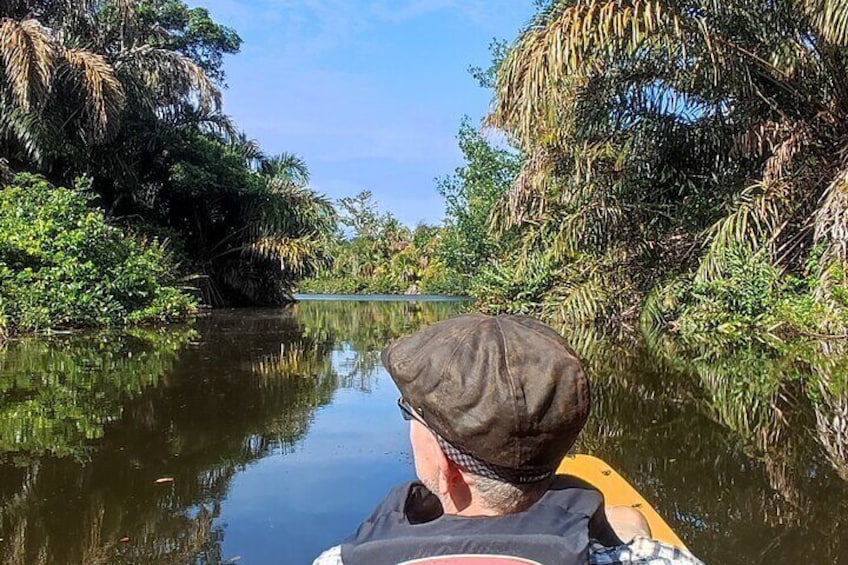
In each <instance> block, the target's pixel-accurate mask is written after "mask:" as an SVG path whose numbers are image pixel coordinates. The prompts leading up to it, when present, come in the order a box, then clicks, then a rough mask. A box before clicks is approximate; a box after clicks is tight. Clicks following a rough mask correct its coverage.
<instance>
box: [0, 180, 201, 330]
mask: <svg viewBox="0 0 848 565" xmlns="http://www.w3.org/2000/svg"><path fill="white" fill-rule="evenodd" d="M92 198H93V196H92V194H91V193H90V192H89V190H88V188H87V186H86V185H85V184H84V183H78V185H77V186H76V187H75V188H74V189H67V188H60V187H54V186H52V185H50V184H49V183H48V182H46V181H45V180H44V179H43V178H40V177H37V176H33V175H18V176H17V177H16V178H15V180H14V182H13V183H12V184H11V185H10V186H7V187H5V188H3V189H0V315H2V316H3V317H5V324H6V325H7V327H8V330H9V331H10V332H22V331H23V332H25V331H37V330H42V329H48V328H54V329H59V328H71V327H91V326H110V325H121V324H127V323H134V324H140V323H148V322H167V321H176V320H178V319H182V318H185V317H186V316H187V315H188V314H190V313H191V312H192V311H193V310H194V308H195V306H196V303H195V300H194V299H193V298H192V297H190V296H189V295H187V294H186V293H184V292H183V291H181V290H180V289H179V288H177V287H176V286H175V283H176V270H175V266H174V261H173V258H172V257H171V255H170V253H169V252H168V249H167V246H166V245H165V244H163V243H160V242H158V241H156V240H153V241H146V240H144V239H142V238H140V237H132V236H128V235H125V234H124V233H123V232H122V231H121V230H119V229H117V228H115V227H113V226H110V225H109V224H107V223H106V219H105V217H104V215H103V213H102V212H101V211H100V210H97V209H93V208H91V207H90V206H89V204H90V201H91V199H92Z"/></svg>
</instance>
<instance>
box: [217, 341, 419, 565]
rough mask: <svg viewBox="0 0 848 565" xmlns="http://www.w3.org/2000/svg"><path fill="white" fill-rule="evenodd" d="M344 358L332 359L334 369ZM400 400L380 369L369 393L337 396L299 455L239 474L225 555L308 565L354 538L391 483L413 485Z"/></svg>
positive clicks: (226, 507)
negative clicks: (338, 545) (346, 540)
mask: <svg viewBox="0 0 848 565" xmlns="http://www.w3.org/2000/svg"><path fill="white" fill-rule="evenodd" d="M346 357H347V356H344V355H338V354H334V355H333V362H334V365H336V364H337V363H339V362H341V361H343V360H344V359H345V358H346ZM341 372H344V371H341ZM397 397H398V391H397V388H396V387H395V385H394V383H393V382H392V380H391V378H390V377H389V376H388V374H387V373H386V372H385V371H384V370H382V369H380V370H379V372H378V373H377V375H375V378H374V379H373V380H372V389H371V392H370V393H367V392H361V391H358V390H352V389H339V390H338V391H336V393H335V396H334V398H333V402H332V403H331V404H329V405H327V406H325V407H323V408H320V409H319V410H317V411H316V412H315V416H314V420H313V423H312V425H311V426H310V428H309V432H308V434H307V436H306V438H305V439H303V440H302V441H301V442H299V443H298V444H297V445H296V447H295V449H294V452H291V453H287V454H285V455H281V454H279V453H275V454H274V455H272V456H270V457H267V458H265V459H262V460H260V461H258V462H256V463H254V464H252V465H250V466H248V467H247V468H246V469H245V470H244V471H243V472H242V473H240V474H239V475H237V476H236V477H235V478H234V479H233V481H232V484H231V487H230V491H229V494H228V496H227V499H226V500H225V501H224V503H223V505H222V509H221V516H220V518H219V520H218V521H217V524H219V525H223V527H224V534H225V535H224V543H223V547H224V551H223V555H224V557H225V558H233V557H236V556H238V557H240V558H241V560H240V563H249V564H254V563H310V562H311V560H312V559H313V558H314V557H315V556H317V555H318V553H320V552H321V551H323V550H324V549H326V548H328V547H330V546H332V545H335V544H337V543H339V542H340V541H341V540H342V539H344V538H345V537H347V536H348V535H350V534H351V533H352V532H353V531H354V529H355V528H356V527H357V526H358V525H359V523H360V522H361V521H362V520H363V519H364V518H365V517H366V516H367V515H368V514H369V513H370V512H371V510H372V509H373V508H374V506H375V505H376V504H377V503H378V502H379V501H380V500H381V499H382V498H383V497H384V496H385V495H386V493H387V491H388V489H389V488H391V486H392V485H395V484H398V483H401V482H403V481H407V480H410V479H412V478H413V477H414V469H413V466H412V458H411V453H410V448H409V436H408V427H407V424H406V422H404V421H403V419H402V418H401V417H400V414H399V413H398V410H397V404H396V400H397Z"/></svg>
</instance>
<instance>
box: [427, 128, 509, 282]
mask: <svg viewBox="0 0 848 565" xmlns="http://www.w3.org/2000/svg"><path fill="white" fill-rule="evenodd" d="M458 140H459V148H460V150H461V151H462V154H463V156H464V159H465V164H464V165H463V166H461V167H459V168H457V169H456V171H455V172H454V174H453V175H452V176H449V177H446V178H444V179H441V180H439V181H438V184H437V189H438V191H439V194H441V195H442V197H443V198H444V199H445V228H444V233H443V235H442V242H441V245H440V248H439V254H440V256H441V258H442V260H443V261H444V263H445V265H446V266H447V268H448V269H449V270H450V272H451V273H453V274H454V277H455V278H456V279H458V281H459V284H460V286H464V287H470V285H471V282H470V281H471V278H472V277H473V276H474V275H475V274H476V273H478V272H479V270H480V268H481V267H482V266H483V265H484V264H486V262H487V260H488V259H489V258H490V257H491V256H492V255H493V254H494V253H495V252H496V250H497V243H498V241H497V239H496V238H495V237H493V236H492V235H491V234H490V230H489V224H490V219H491V215H492V211H493V209H494V207H495V204H497V202H498V201H499V200H500V199H501V198H502V197H503V196H504V194H506V192H507V191H508V190H509V187H510V185H511V184H512V182H513V181H514V180H515V176H516V175H517V174H518V170H519V168H520V165H521V158H520V156H519V155H517V154H516V153H514V152H512V151H509V150H506V149H498V148H496V147H494V146H493V145H492V143H490V142H489V141H488V140H487V139H486V138H485V137H484V136H483V135H482V134H481V133H480V132H478V131H477V130H475V129H474V128H473V127H472V125H471V122H470V121H469V120H468V118H466V119H464V120H463V121H462V124H461V125H460V128H459V135H458Z"/></svg>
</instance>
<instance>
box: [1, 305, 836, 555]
mask: <svg viewBox="0 0 848 565" xmlns="http://www.w3.org/2000/svg"><path fill="white" fill-rule="evenodd" d="M462 308H463V304H462V303H461V302H455V301H454V302H448V301H438V300H427V301H393V302H388V301H382V302H380V301H371V302H357V301H352V300H345V301H341V300H339V301H308V302H301V303H300V304H298V305H297V306H295V307H293V308H289V309H285V310H238V311H221V312H215V313H214V314H212V315H211V316H209V317H207V318H203V319H200V320H197V321H196V322H195V323H194V324H193V325H192V326H190V327H185V328H169V329H166V330H156V331H148V330H133V331H129V332H121V333H85V334H72V335H66V336H54V337H50V338H45V337H40V338H26V339H23V340H20V341H16V342H12V343H9V344H7V345H6V346H5V347H4V348H3V349H2V350H0V562H2V563H11V564H30V563H32V564H36V563H38V564H40V563H51V564H53V563H58V564H61V563H86V564H98V563H104V564H105V563H110V564H111V563H119V564H120V563H174V564H177V563H204V564H206V563H209V564H214V563H227V562H230V563H235V562H238V563H239V564H240V565H244V564H248V565H252V564H265V563H287V564H288V563H292V564H297V563H310V562H311V560H312V558H313V557H314V556H315V555H316V554H317V553H319V552H320V551H321V550H322V549H324V548H325V547H327V546H330V545H333V544H335V543H337V542H338V541H339V540H340V539H341V538H343V537H344V536H346V535H347V534H349V533H350V532H351V531H352V529H354V528H355V527H356V525H357V524H358V523H359V521H360V520H361V519H362V518H363V517H364V516H365V515H366V514H367V513H368V512H369V511H370V510H371V509H372V507H373V505H374V504H375V503H376V502H377V501H379V500H380V498H382V496H383V495H384V494H385V492H386V491H387V490H388V488H389V487H390V486H392V485H394V484H396V483H398V482H401V481H405V480H408V479H410V478H412V477H413V473H414V471H413V467H412V462H411V456H410V452H409V446H408V438H407V430H406V427H405V423H404V422H403V420H402V419H401V418H400V416H399V414H398V413H397V408H396V405H395V399H396V397H397V391H396V389H395V387H394V385H393V383H392V381H391V379H390V378H389V377H388V375H387V374H386V373H385V371H384V370H383V368H382V366H381V365H380V363H379V351H380V350H381V349H382V348H383V347H384V345H385V344H386V343H387V342H388V341H389V340H390V339H391V338H393V337H395V336H399V335H404V334H408V333H411V332H412V331H414V330H415V329H417V328H418V327H421V326H422V325H425V324H430V323H433V322H436V321H438V320H440V319H443V318H446V317H448V316H450V315H452V314H454V313H456V312H457V311H459V310H461V309H462ZM572 337H573V340H574V341H575V344H576V347H577V349H578V350H579V351H580V352H581V354H583V355H584V356H585V357H586V361H587V365H588V366H589V367H590V371H591V376H592V379H593V384H594V388H593V393H594V398H595V404H594V410H593V414H592V419H591V422H590V424H589V426H588V427H587V429H586V430H585V432H584V434H583V437H582V439H581V442H580V444H579V449H580V450H581V451H583V452H588V453H592V454H595V455H597V456H599V457H602V458H604V459H605V460H607V461H608V462H609V463H610V464H612V465H613V466H614V467H616V468H617V469H619V471H620V472H621V473H622V474H623V475H625V477H627V478H628V479H630V480H631V481H632V482H633V483H634V484H635V485H636V486H637V488H638V489H639V490H640V491H641V492H642V493H643V494H644V495H645V496H646V497H647V498H648V499H649V500H651V501H652V502H654V504H655V506H656V507H657V509H658V510H659V511H660V512H661V513H662V514H663V515H664V516H665V517H666V518H667V519H668V521H669V522H670V523H671V525H672V526H673V527H674V528H675V529H676V530H677V531H678V533H679V534H680V535H681V537H683V539H684V540H685V541H686V542H687V543H688V544H689V546H690V547H691V548H692V549H693V551H695V552H696V553H697V554H699V555H700V556H701V557H703V558H704V559H705V560H707V562H708V563H714V564H740V565H741V564H749V563H769V564H790V563H793V564H794V563H798V562H809V563H817V564H818V563H848V536H845V535H844V530H845V527H846V526H848V472H846V469H848V452H847V451H846V448H845V446H846V444H848V438H845V437H844V435H841V434H842V432H841V431H840V430H842V428H841V427H840V426H842V425H843V423H841V422H843V420H840V418H844V417H845V412H846V410H845V408H846V406H848V400H846V398H848V395H847V394H846V391H844V390H843V391H841V392H839V391H837V392H834V391H832V390H829V389H826V388H823V389H822V391H821V392H820V394H819V395H818V396H816V397H815V403H813V402H811V401H810V400H808V398H809V397H810V395H809V394H807V391H806V390H805V388H804V385H803V379H802V378H800V377H799V378H793V379H788V380H787V383H788V384H782V385H781V386H779V387H776V388H775V387H773V386H772V385H770V384H768V383H750V382H748V381H747V380H746V381H745V382H744V383H743V384H742V386H737V385H738V383H736V384H734V382H732V381H733V378H732V377H727V376H726V375H739V374H742V375H747V374H748V373H745V371H746V370H747V371H749V373H750V374H760V373H762V372H763V371H764V370H766V372H768V368H770V367H773V366H779V367H778V368H777V369H774V370H789V369H787V364H786V362H785V361H784V360H781V359H768V358H765V359H764V358H754V359H752V358H751V355H750V352H745V353H744V354H739V353H737V354H736V356H735V357H734V356H729V357H728V358H726V359H725V358H722V359H715V358H712V359H704V358H702V359H699V360H695V362H691V361H687V362H686V363H683V362H678V360H675V359H674V357H673V351H672V352H671V354H669V351H668V350H667V351H666V354H665V355H664V356H663V355H658V353H657V347H656V346H655V347H653V348H651V349H650V350H649V348H647V347H645V346H643V345H640V344H639V343H634V342H626V343H621V342H610V341H606V340H603V339H600V338H598V337H597V336H594V335H587V334H579V335H574V336H572ZM699 363H700V364H699ZM734 363H737V364H734ZM781 363H782V365H781ZM789 365H791V368H792V370H797V371H801V373H798V374H799V375H802V374H803V371H808V370H810V367H809V363H807V364H805V365H804V367H796V365H797V364H791V363H790V364H789ZM845 366H848V365H840V366H837V367H836V368H835V369H834V370H841V369H840V368H839V367H842V368H844V367H845ZM764 367H765V368H766V369H764ZM747 378H748V377H746V379H747ZM769 382H771V381H769ZM770 386H771V387H772V388H769V387H770ZM763 398H769V399H771V401H770V402H768V403H764V402H763V401H762V399H763ZM833 434H835V436H834V435H833Z"/></svg>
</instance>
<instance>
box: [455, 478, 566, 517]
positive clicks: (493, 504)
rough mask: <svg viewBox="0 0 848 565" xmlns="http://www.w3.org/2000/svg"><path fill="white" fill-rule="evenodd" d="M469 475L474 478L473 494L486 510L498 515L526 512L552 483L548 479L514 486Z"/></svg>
mask: <svg viewBox="0 0 848 565" xmlns="http://www.w3.org/2000/svg"><path fill="white" fill-rule="evenodd" d="M471 475H472V476H473V477H474V486H473V487H471V488H472V489H473V491H474V493H475V494H477V495H478V496H479V497H480V500H481V501H482V502H483V504H485V505H486V507H487V508H489V509H491V510H494V511H495V512H498V513H499V514H514V513H516V512H522V511H524V510H527V509H528V508H530V507H531V506H533V505H534V504H535V503H536V502H537V501H538V500H539V499H540V498H542V495H543V494H545V492H546V491H547V490H548V487H550V485H551V481H552V478H549V479H545V480H541V481H536V482H534V483H524V484H515V483H509V482H506V481H501V480H498V479H491V478H489V477H481V476H480V475H476V474H474V473H471Z"/></svg>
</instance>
